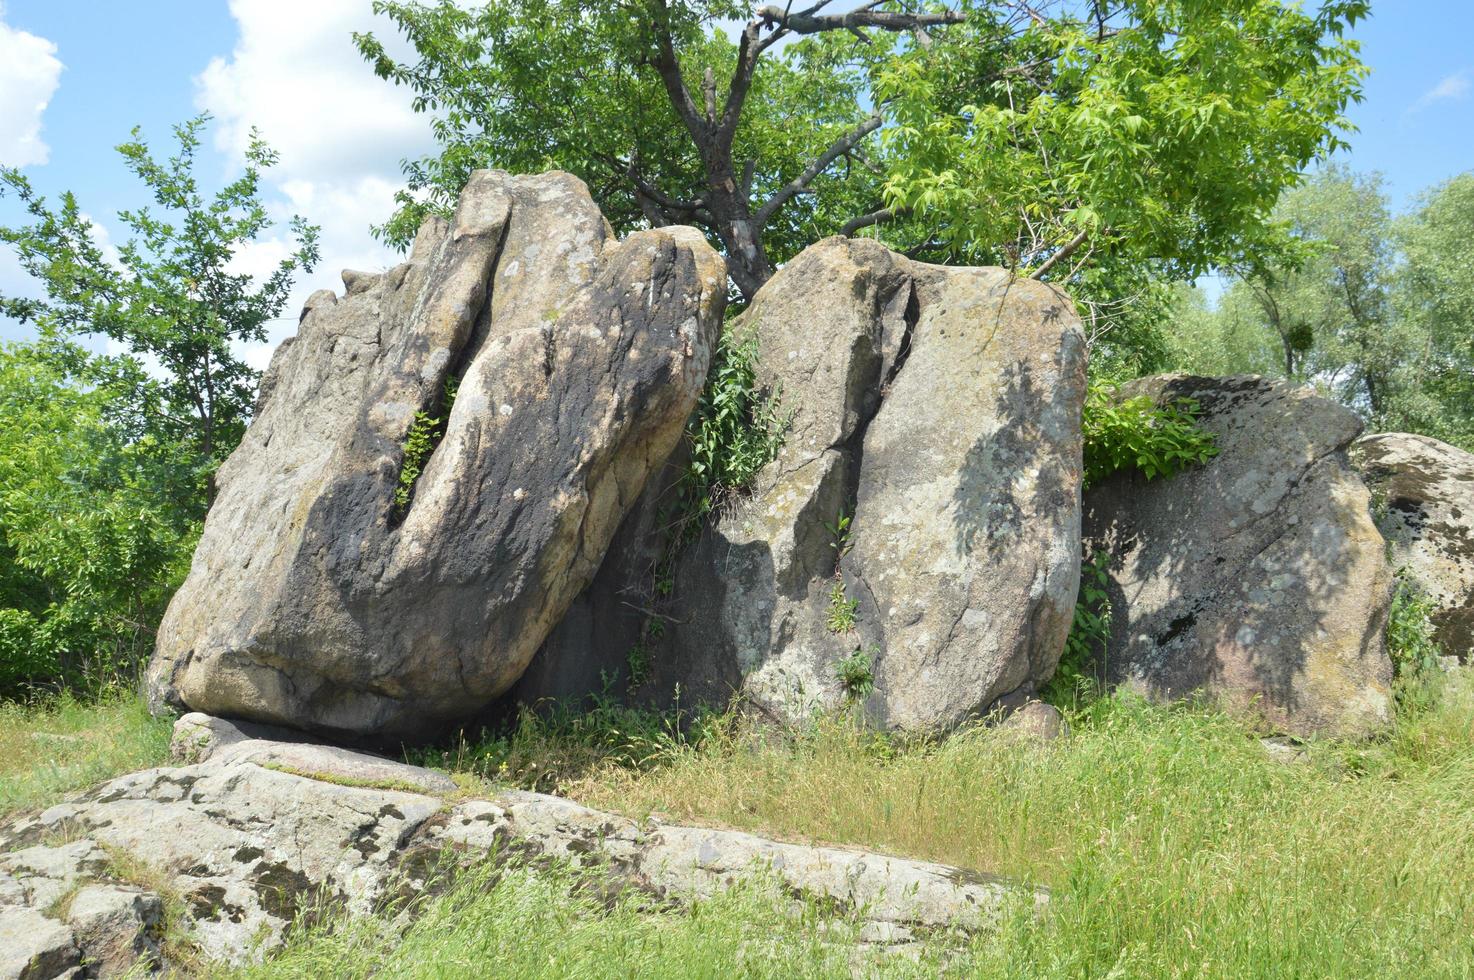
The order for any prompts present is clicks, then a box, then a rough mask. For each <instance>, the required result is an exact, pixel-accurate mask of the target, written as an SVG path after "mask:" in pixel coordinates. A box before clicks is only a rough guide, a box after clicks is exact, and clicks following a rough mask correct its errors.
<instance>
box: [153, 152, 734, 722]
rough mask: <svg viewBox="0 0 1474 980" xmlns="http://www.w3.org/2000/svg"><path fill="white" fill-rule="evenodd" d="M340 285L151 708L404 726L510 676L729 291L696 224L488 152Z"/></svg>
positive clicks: (177, 626)
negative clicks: (521, 169)
mask: <svg viewBox="0 0 1474 980" xmlns="http://www.w3.org/2000/svg"><path fill="white" fill-rule="evenodd" d="M344 281H345V283H346V284H347V287H348V288H347V294H346V295H344V296H341V297H338V296H334V295H333V294H331V293H327V292H320V293H318V294H315V295H314V296H313V297H312V298H311V300H309V302H308V304H307V309H305V310H304V311H303V318H302V322H301V327H300V329H299V331H298V334H297V336H296V337H295V338H294V339H292V340H290V341H288V342H287V343H285V344H283V345H282V347H281V349H279V350H278V352H277V354H276V356H275V358H274V359H273V361H272V364H271V368H270V370H269V371H268V372H267V375H266V377H265V378H264V379H263V382H262V404H261V405H260V406H259V410H258V412H257V415H256V418H255V420H254V422H253V423H252V425H251V427H250V429H249V431H248V432H247V434H246V437H245V439H244V441H243V442H242V444H241V446H240V447H239V449H237V450H236V452H235V453H234V454H233V455H232V456H231V457H230V459H229V460H228V461H227V462H226V463H225V464H224V465H223V466H222V467H221V469H220V473H219V479H218V485H219V495H218V497H217V499H216V500H215V503H214V505H213V507H212V508H211V511H210V514H209V517H208V519H207V520H206V523H205V529H204V535H203V537H202V539H201V541H200V545H199V548H198V550H197V551H196V553H195V557H194V563H193V566H192V568H191V571H190V575H189V577H188V579H187V581H186V582H185V583H184V586H183V587H182V588H181V589H180V590H179V593H178V594H177V595H176V596H175V597H174V600H173V602H172V603H171V604H170V606H169V610H168V613H167V615H166V616H165V618H164V621H163V625H162V627H161V628H160V632H159V641H158V647H157V651H156V653H155V656H154V659H153V661H152V663H151V665H150V668H149V675H148V684H149V691H150V696H151V699H152V701H153V703H154V704H155V705H159V706H163V705H168V706H173V707H188V708H191V709H195V710H203V711H208V712H211V713H215V714H223V715H228V716H233V717H239V718H246V719H254V720H257V721H267V722H275V723H280V724H285V725H291V726H296V727H299V728H306V729H311V730H316V731H320V732H325V733H330V734H339V735H346V736H359V737H376V738H384V739H395V738H400V737H417V736H422V735H430V734H434V733H435V732H437V731H439V730H441V729H443V728H444V727H445V726H447V725H449V724H452V723H453V722H455V721H457V720H459V719H462V718H465V717H466V716H467V715H469V714H471V713H473V712H475V711H476V710H477V709H479V708H481V707H482V706H484V705H485V704H486V703H487V702H489V701H491V700H492V699H494V698H495V697H496V696H497V695H499V694H501V693H502V692H503V691H505V690H506V689H507V688H508V687H509V686H511V684H512V683H513V682H515V681H516V680H517V678H518V677H519V676H520V675H521V674H522V672H523V670H524V669H525V668H526V666H527V664H528V661H529V660H530V659H531V658H532V655H533V653H534V652H535V651H536V650H537V648H538V646H539V645H540V644H541V643H542V642H543V639H544V638H545V637H546V636H547V634H548V632H549V631H550V630H551V629H552V628H553V626H554V624H555V623H557V622H558V620H559V618H560V617H561V616H562V615H563V613H564V610H565V609H566V608H567V606H568V604H569V602H571V601H572V599H573V598H574V596H576V595H577V594H578V592H579V591H580V590H581V589H583V588H584V587H585V586H586V585H587V584H588V583H589V581H590V579H591V578H592V577H593V575H594V572H595V570H596V569H597V567H598V565H599V562H600V561H601V560H602V558H603V556H604V551H605V549H606V547H607V546H608V544H609V541H610V538H611V537H612V536H613V534H614V532H615V529H616V528H617V527H618V525H619V523H620V521H621V519H622V518H623V517H624V515H625V512H626V511H627V510H628V509H629V508H630V506H632V505H633V503H634V502H635V500H636V499H637V498H638V497H639V495H640V493H641V490H642V489H643V487H644V484H645V481H646V478H647V476H648V474H649V473H650V472H651V470H652V469H653V468H654V467H656V466H658V465H660V463H661V462H662V461H664V460H665V458H666V457H667V456H668V455H669V454H670V452H671V450H672V449H673V448H674V447H675V445H676V443H677V441H678V439H679V437H680V433H681V430H682V427H683V425H684V424H685V421H686V419H687V417H688V416H689V415H690V413H691V410H692V408H693V407H694V405H695V403H696V399H697V397H698V395H699V393H700V390H701V386H702V383H703V382H704V380H705V377H706V373H707V369H708V365H709V363H710V357H711V353H712V349H713V347H714V345H715V343H716V340H717V337H718V333H719V330H720V325H721V319H722V310H723V305H724V302H725V295H726V276H725V269H724V265H723V262H722V260H721V258H720V257H719V256H718V255H717V254H716V253H715V252H714V251H712V249H711V248H710V247H709V246H708V245H707V244H706V241H705V240H704V239H703V238H702V236H701V235H700V234H699V233H697V232H696V231H694V230H692V229H683V228H671V229H661V230H655V231H646V232H640V233H638V234H635V235H632V236H631V237H629V238H628V239H626V240H624V241H617V240H615V239H614V237H613V236H612V234H611V232H610V230H609V227H608V224H607V223H606V222H605V221H604V218H603V217H602V215H601V214H600V213H599V210H598V208H597V207H595V205H594V204H593V202H592V200H591V199H590V197H589V194H588V191H587V189H586V188H585V187H584V185H583V184H582V183H581V182H580V181H579V180H578V179H576V178H574V177H572V176H570V175H568V174H559V173H550V174H543V175H539V176H533V177H512V176H508V175H506V174H503V173H498V172H492V171H480V172H477V173H476V174H474V175H473V176H472V178H471V180H470V182H469V184H468V185H467V187H466V189H465V190H464V192H463V193H462V195H461V198H460V202H459V205H458V207H457V209H456V212H455V214H454V216H453V217H452V218H451V219H450V220H449V221H448V222H447V221H443V220H440V219H431V220H430V221H428V222H427V223H426V225H425V227H424V228H422V230H421V232H420V235H419V238H418V240H417V241H416V243H415V247H414V251H413V253H412V255H411V257H410V260H409V261H408V262H407V263H405V264H403V265H400V266H397V267H395V268H393V269H390V270H389V271H388V272H386V273H384V274H382V275H367V274H360V273H345V275H344ZM447 382H450V383H451V384H452V386H453V387H456V392H455V397H454V407H453V409H452V410H451V411H450V412H449V416H448V419H446V420H445V422H444V423H443V425H441V426H439V427H438V429H437V430H436V435H437V438H438V439H439V441H438V444H437V445H435V446H434V447H433V452H430V453H429V455H428V457H427V458H424V459H422V460H417V461H412V462H418V463H419V465H420V467H421V469H422V471H421V473H420V475H419V476H418V479H416V480H413V481H410V480H407V479H405V478H403V470H404V467H405V465H406V443H407V441H411V440H409V437H410V435H411V430H412V427H414V426H415V424H416V417H417V413H424V414H425V415H429V416H434V415H436V414H437V413H440V412H442V411H443V406H444V404H445V401H446V394H447Z"/></svg>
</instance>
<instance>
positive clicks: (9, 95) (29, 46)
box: [0, 3, 62, 167]
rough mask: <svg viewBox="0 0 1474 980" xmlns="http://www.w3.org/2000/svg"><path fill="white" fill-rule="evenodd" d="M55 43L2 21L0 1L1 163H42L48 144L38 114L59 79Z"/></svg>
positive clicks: (2, 7) (52, 92) (44, 108)
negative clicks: (43, 138)
mask: <svg viewBox="0 0 1474 980" xmlns="http://www.w3.org/2000/svg"><path fill="white" fill-rule="evenodd" d="M61 69H62V64H61V61H60V60H58V59H57V57H56V45H55V44H53V43H51V42H50V41H48V40H46V39H45V38H44V37H37V36H36V35H34V34H28V33H27V32H25V31H21V30H16V29H15V28H14V27H11V26H10V25H9V24H7V23H5V5H4V3H0V164H5V165H6V166H11V167H27V166H30V165H32V164H37V163H45V162H46V160H47V157H48V156H49V155H50V152H51V151H50V148H49V147H48V146H47V145H46V143H45V141H44V140H42V139H41V116H42V114H43V113H45V111H46V106H47V105H48V104H50V102H51V96H52V95H53V94H54V93H55V92H56V87H57V85H58V84H60V82H61Z"/></svg>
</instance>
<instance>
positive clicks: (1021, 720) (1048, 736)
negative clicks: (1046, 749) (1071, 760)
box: [997, 701, 1070, 742]
mask: <svg viewBox="0 0 1474 980" xmlns="http://www.w3.org/2000/svg"><path fill="white" fill-rule="evenodd" d="M997 727H998V731H999V732H1000V733H1002V734H1004V735H1006V736H1008V737H1016V738H1021V739H1025V740H1027V741H1033V742H1053V741H1056V740H1057V739H1060V738H1063V737H1064V736H1066V735H1068V734H1069V733H1070V725H1069V722H1067V721H1065V716H1064V715H1062V714H1060V711H1059V709H1058V708H1056V707H1055V706H1054V705H1052V704H1045V703H1044V702H1043V701H1028V702H1025V703H1024V704H1023V705H1021V706H1020V707H1018V708H1016V709H1015V710H1013V711H1011V712H1009V713H1008V714H1007V715H1006V716H1004V718H1003V719H1002V720H1001V721H1000V722H998V726H997Z"/></svg>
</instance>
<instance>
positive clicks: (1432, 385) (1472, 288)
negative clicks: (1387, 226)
mask: <svg viewBox="0 0 1474 980" xmlns="http://www.w3.org/2000/svg"><path fill="white" fill-rule="evenodd" d="M1396 239H1397V245H1398V248H1399V250H1400V251H1401V253H1402V256H1403V264H1402V266H1401V268H1400V269H1399V271H1398V274H1397V276H1396V278H1395V282H1394V286H1393V305H1394V308H1395V309H1396V311H1397V315H1398V317H1399V318H1400V319H1401V321H1402V322H1403V323H1404V324H1405V325H1406V333H1407V334H1408V335H1409V336H1412V337H1416V338H1417V339H1418V341H1419V343H1418V344H1417V345H1416V346H1415V347H1414V348H1413V352H1414V354H1415V355H1416V360H1415V362H1414V368H1413V371H1414V374H1415V376H1416V378H1417V380H1418V385H1417V388H1416V391H1415V392H1411V393H1408V394H1407V395H1405V396H1404V397H1403V398H1401V399H1399V400H1398V402H1397V403H1396V404H1395V405H1394V409H1395V411H1396V414H1397V415H1398V416H1399V420H1400V421H1401V423H1402V424H1403V425H1405V426H1406V427H1409V428H1414V429H1415V430H1417V431H1423V432H1428V433H1429V434H1431V435H1435V436H1438V437H1439V438H1442V439H1446V440H1448V441H1450V442H1454V443H1457V444H1459V445H1461V446H1463V447H1464V448H1465V449H1469V450H1471V451H1474V261H1470V258H1469V243H1470V242H1471V241H1474V172H1470V173H1464V174H1460V175H1459V176H1457V177H1455V178H1454V179H1452V180H1450V181H1448V182H1447V183H1444V184H1442V185H1440V186H1438V187H1435V188H1433V189H1432V190H1431V191H1430V192H1429V193H1428V194H1426V195H1425V196H1424V198H1423V201H1422V204H1421V206H1420V207H1419V208H1418V210H1416V211H1415V212H1413V213H1412V214H1411V215H1408V216H1407V217H1406V218H1404V219H1402V220H1401V221H1400V222H1399V223H1398V225H1397V228H1396Z"/></svg>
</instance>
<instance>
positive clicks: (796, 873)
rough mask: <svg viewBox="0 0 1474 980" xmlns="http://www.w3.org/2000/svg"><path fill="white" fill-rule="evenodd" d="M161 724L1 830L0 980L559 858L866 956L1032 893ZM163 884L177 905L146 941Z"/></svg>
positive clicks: (990, 916)
mask: <svg viewBox="0 0 1474 980" xmlns="http://www.w3.org/2000/svg"><path fill="white" fill-rule="evenodd" d="M175 731H176V742H177V744H176V747H175V748H176V756H177V757H180V758H188V759H190V760H192V761H191V762H190V763H189V764H187V765H180V766H172V767H165V768H159V769H149V770H145V771H143V772H137V773H132V774H130V775H126V776H122V777H119V778H117V779H113V780H110V781H108V782H106V783H103V784H101V785H99V786H97V787H95V788H93V789H91V790H89V791H87V792H85V793H82V794H79V795H78V796H76V797H75V798H73V799H72V800H70V801H68V802H65V803H61V804H58V805H57V806H53V807H51V808H49V809H47V810H44V811H42V812H41V813H39V814H35V815H31V816H25V817H21V818H19V819H15V820H13V821H11V822H9V823H8V824H6V825H0V978H4V977H24V978H32V977H35V978H51V977H63V976H66V977H71V976H79V975H81V974H79V973H76V972H68V971H75V970H77V969H78V967H79V966H80V965H86V966H87V967H88V968H90V969H91V970H93V971H95V972H92V973H88V974H87V975H89V976H90V975H101V976H112V975H121V974H122V973H123V972H124V971H125V970H131V971H132V972H129V973H128V975H129V976H139V975H142V974H144V973H154V972H169V970H170V968H171V967H178V966H180V964H171V963H168V962H166V961H165V960H166V957H167V956H168V949H169V948H171V947H172V948H186V949H188V948H190V947H193V950H192V951H193V952H194V953H195V955H196V956H197V958H198V959H200V960H202V961H204V962H205V963H207V964H208V963H236V962H241V961H245V960H250V959H257V958H260V956H261V955H262V954H264V953H269V952H270V951H272V950H274V949H276V948H278V947H279V946H280V945H281V944H282V943H283V941H284V940H285V939H286V938H287V936H288V935H289V932H290V929H291V928H292V926H293V924H294V923H295V922H296V921H297V920H298V918H299V916H301V915H303V914H304V913H306V914H320V913H322V912H324V911H327V912H329V913H331V912H335V911H338V912H347V913H349V914H357V915H367V914H371V913H374V912H382V911H383V910H384V909H385V908H386V907H387V906H388V905H389V904H390V903H391V902H396V901H397V902H404V901H407V900H409V899H412V898H414V897H415V896H416V895H419V894H422V893H424V892H425V890H426V888H427V886H431V885H437V884H439V879H438V876H439V875H441V874H442V873H445V872H450V871H453V870H455V869H457V868H464V867H469V866H472V865H475V864H477V863H480V862H485V861H494V862H508V861H513V862H519V861H520V862H528V861H530V862H533V863H543V862H546V861H549V860H556V861H562V862H568V863H570V864H573V865H578V866H583V867H585V868H586V869H588V870H589V871H590V872H591V873H596V874H598V875H601V876H603V877H604V879H605V880H604V881H599V880H597V879H592V878H591V880H590V884H591V885H598V886H599V887H601V888H608V889H609V890H610V892H611V893H612V892H614V891H617V890H618V889H620V888H632V889H638V890H639V891H640V892H642V893H647V894H648V895H649V896H650V897H651V899H652V903H653V904H657V905H659V906H668V905H671V904H678V903H688V902H691V901H694V900H698V899H702V898H706V897H709V896H710V895H712V894H713V893H714V892H716V891H718V890H719V889H722V888H726V887H728V886H730V885H732V884H734V883H736V882H739V881H742V880H745V879H754V878H761V877H763V876H771V877H773V878H776V879H777V883H779V884H781V886H782V887H783V888H784V889H785V890H786V891H787V893H788V894H791V895H793V896H802V897H807V898H809V899H812V900H814V902H815V903H816V907H820V908H828V909H829V910H830V912H829V913H826V914H832V915H833V917H834V918H835V919H836V920H839V919H843V918H845V917H854V918H858V919H859V923H858V924H859V925H860V926H861V927H862V930H863V934H864V935H868V936H871V937H874V939H875V942H876V943H877V944H880V945H900V946H904V945H905V944H906V943H907V942H908V941H910V940H912V939H914V938H918V937H919V936H920V935H922V934H925V933H928V932H954V931H955V932H959V933H961V934H962V936H963V938H964V939H965V937H966V935H967V934H969V933H972V932H976V931H977V930H980V929H985V928H988V927H990V926H992V925H993V924H994V923H995V922H996V921H997V919H998V917H999V915H1000V913H1001V910H1002V908H1003V906H1004V904H1005V902H1007V901H1008V900H1009V899H1010V898H1011V897H1015V896H1020V897H1023V898H1024V899H1025V900H1030V899H1032V900H1033V901H1034V902H1036V903H1043V902H1045V901H1047V898H1048V895H1047V893H1046V892H1044V891H1043V890H1036V889H1033V888H1029V887H1027V886H1021V885H1016V884H1010V883H1008V882H1005V881H1002V880H1000V879H998V878H996V877H992V876H989V875H985V874H978V873H975V872H971V871H965V870H962V869H959V868H954V867H948V866H944V865H939V864H932V863H929V862H925V861H909V860H906V859H904V858H897V857H890V856H886V855H880V854H873V853H867V852H863V851H853V850H846V849H842V848H835V847H819V846H810V845H804V844H798V843H782V842H778V841H772V840H767V839H764V838H761V837H756V836H753V835H751V834H745V833H739V832H736V831H728V830H719V829H714V828H706V827H684V826H678V825H671V824H666V823H663V822H661V821H658V820H656V819H653V818H651V819H647V820H644V821H636V820H631V819H628V818H626V817H623V816H620V815H618V814H613V813H605V812H601V811H597V810H592V809H589V808H587V807H584V806H580V805H579V804H577V803H574V802H572V801H570V800H566V799H562V798H559V797H554V796H546V795H542V794H537V793H526V792H518V791H509V792H503V793H500V794H497V795H496V796H494V797H492V798H490V799H464V798H459V796H460V794H459V791H458V790H457V788H456V786H455V784H454V783H452V782H451V781H450V779H449V778H448V777H446V776H445V775H444V774H442V773H437V772H433V771H431V770H427V769H422V768H419V767H416V766H410V765H405V764H403V763H398V762H394V761H391V760H388V759H382V758H379V757H377V756H372V755H368V754H364V753H358V752H351V751H348V750H344V749H333V748H330V747H327V746H321V745H314V744H301V743H284V742H279V741H273V740H270V739H266V738H261V737H258V736H260V735H261V734H262V731H261V730H259V729H255V728H252V727H251V726H244V730H243V726H239V725H235V724H232V723H229V722H223V721H221V720H219V719H214V718H209V717H206V716H203V715H189V716H186V717H185V718H184V719H181V721H180V722H179V723H178V725H177V726H176V729H175ZM161 891H162V892H168V893H172V894H173V895H174V896H177V898H178V899H179V900H181V901H180V906H181V908H180V910H179V914H178V917H179V921H177V922H174V923H172V928H174V929H175V930H176V932H175V934H174V935H173V936H172V937H171V938H172V940H173V942H172V943H171V944H168V945H166V946H163V947H161V944H160V939H161V938H163V937H162V935H161V933H162V925H161V922H160V915H161V910H162V904H163V903H162V899H161ZM401 924H404V920H401ZM824 925H825V924H823V923H821V924H820V927H821V928H822V927H824ZM171 975H172V974H171Z"/></svg>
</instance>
